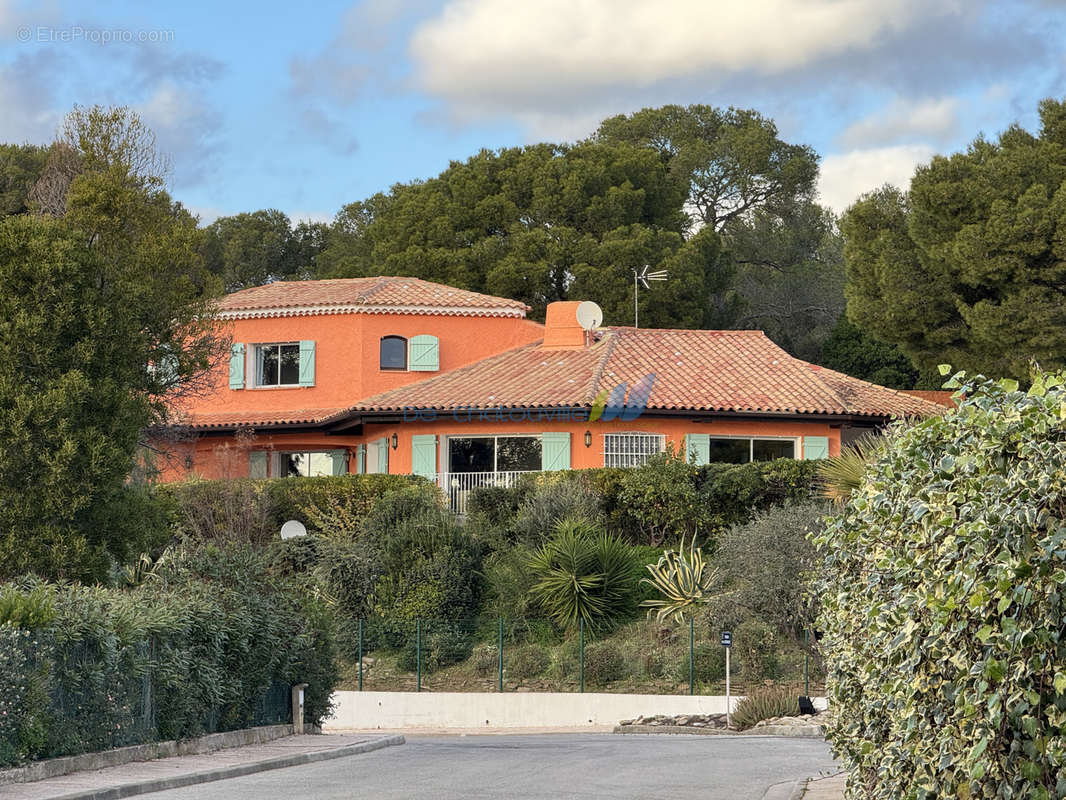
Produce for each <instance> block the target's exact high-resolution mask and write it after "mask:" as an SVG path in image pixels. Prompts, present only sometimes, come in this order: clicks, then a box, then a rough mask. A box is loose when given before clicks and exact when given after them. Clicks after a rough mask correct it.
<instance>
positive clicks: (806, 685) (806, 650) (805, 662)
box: [803, 631, 811, 697]
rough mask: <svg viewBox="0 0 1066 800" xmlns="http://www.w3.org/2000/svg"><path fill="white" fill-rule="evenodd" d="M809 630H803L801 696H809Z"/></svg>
mask: <svg viewBox="0 0 1066 800" xmlns="http://www.w3.org/2000/svg"><path fill="white" fill-rule="evenodd" d="M810 646H811V632H810V631H804V632H803V696H804V697H810V696H811V673H810V661H811V652H810Z"/></svg>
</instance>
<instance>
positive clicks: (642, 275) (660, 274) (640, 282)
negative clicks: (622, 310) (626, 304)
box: [633, 264, 670, 328]
mask: <svg viewBox="0 0 1066 800" xmlns="http://www.w3.org/2000/svg"><path fill="white" fill-rule="evenodd" d="M650 269H651V267H650V266H649V265H647V264H645V265H644V269H642V270H639V271H638V270H633V327H634V328H639V327H640V307H639V306H638V305H637V297H638V296H639V294H640V287H641V286H643V287H644V288H645V289H650V288H651V284H650V283H649V282H648V281H665V280H666V279H667V278H669V277H670V276H669V274H668V273H667V272H666V270H665V269H657V270H655V271H654V272H649V270H650Z"/></svg>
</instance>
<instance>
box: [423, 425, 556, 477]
mask: <svg viewBox="0 0 1066 800" xmlns="http://www.w3.org/2000/svg"><path fill="white" fill-rule="evenodd" d="M452 439H492V440H493V441H492V471H493V472H494V473H496V472H499V471H500V447H499V444H498V443H497V441H496V440H497V439H536V440H538V441H540V434H538V433H471V434H469V435H463V434H461V433H456V434H452V435H451V436H442V437H441V444H440V463H441V464H442V465H445V466H447V470H444V472H447V473H448V474H449V475H450V474H451V470H452V459H451V452H452V451H451V444H450V443H451V440H452ZM543 447H544V443H543V442H541V448H542V449H541V457H542V458H543V454H544V451H543ZM513 471H520V470H504V472H513ZM457 474H458V473H457Z"/></svg>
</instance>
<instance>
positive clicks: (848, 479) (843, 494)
mask: <svg viewBox="0 0 1066 800" xmlns="http://www.w3.org/2000/svg"><path fill="white" fill-rule="evenodd" d="M882 446H883V445H882V439H881V437H880V436H877V435H874V434H865V435H863V436H861V437H860V438H858V439H856V440H855V441H854V442H852V443H851V444H849V445H847V446H846V447H842V448H840V455H839V456H837V457H836V458H830V459H827V460H825V461H823V462H822V463H821V464H819V465H818V477H819V478H820V479H821V482H822V495H823V496H824V497H826V498H828V499H829V500H832V501H833V502H834V503H840V504H842V503H846V502H847V501H848V498H849V497H851V495H852V492H854V491H855V490H856V489H858V488H859V487H860V486H861V485H862V480H863V477H864V476H865V474H866V468H867V467H868V466H869V465H870V462H871V461H873V460H874V459H875V458H876V457H877V455H878V453H879V452H880V450H881V448H882Z"/></svg>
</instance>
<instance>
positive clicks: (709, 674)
mask: <svg viewBox="0 0 1066 800" xmlns="http://www.w3.org/2000/svg"><path fill="white" fill-rule="evenodd" d="M694 654H695V669H694V670H693V672H694V675H695V679H696V683H716V682H718V681H721V680H725V648H724V647H722V646H721V645H720V644H718V643H717V642H715V643H710V642H700V643H699V644H697V645H696V647H695V653H694ZM730 668H731V669H735V666H734V665H730ZM685 669H686V670H687V669H688V663H687V661H686V663H685ZM685 677H686V678H687V677H688V674H687V672H686V675H685Z"/></svg>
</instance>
